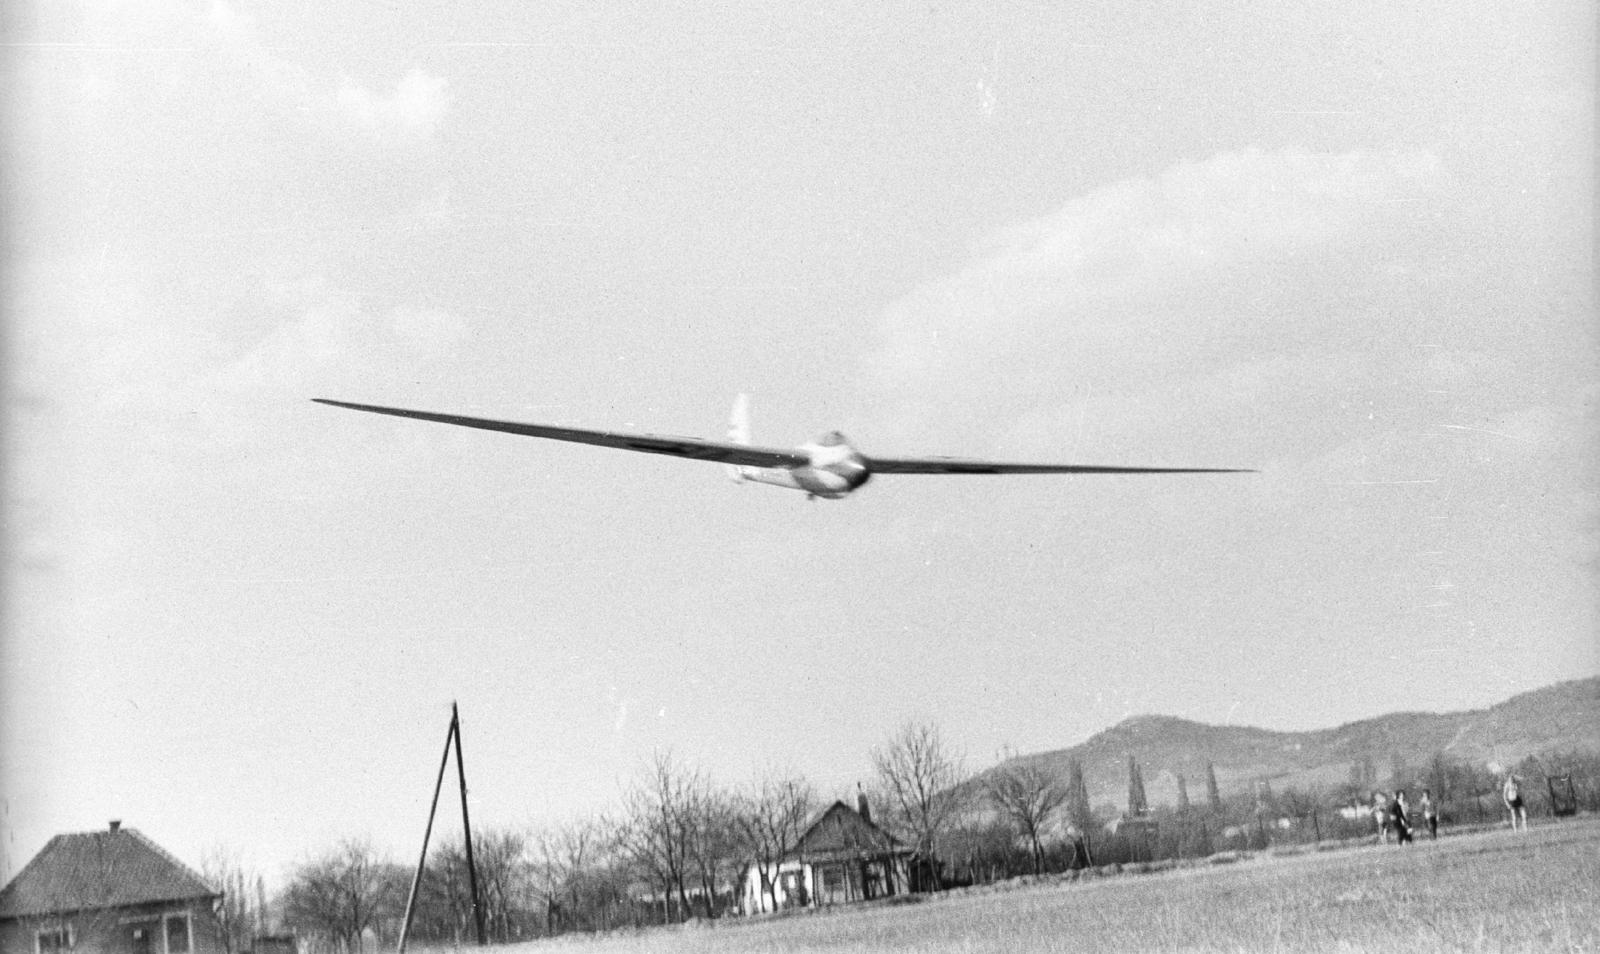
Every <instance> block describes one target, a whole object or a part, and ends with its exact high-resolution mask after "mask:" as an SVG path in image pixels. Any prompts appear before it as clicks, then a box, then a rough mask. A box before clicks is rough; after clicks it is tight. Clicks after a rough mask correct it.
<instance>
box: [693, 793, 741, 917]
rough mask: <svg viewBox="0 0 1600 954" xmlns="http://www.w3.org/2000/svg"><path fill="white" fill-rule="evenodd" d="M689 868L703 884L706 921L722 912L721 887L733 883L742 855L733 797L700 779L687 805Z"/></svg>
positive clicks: (702, 896)
mask: <svg viewBox="0 0 1600 954" xmlns="http://www.w3.org/2000/svg"><path fill="white" fill-rule="evenodd" d="M686 811H687V824H688V829H689V838H688V842H687V847H688V854H687V858H688V862H689V868H690V870H691V872H692V873H693V874H694V876H695V877H696V878H697V879H698V880H699V882H700V897H701V900H702V901H703V902H704V907H705V913H706V917H707V918H715V917H717V916H718V915H719V914H721V913H722V906H721V904H720V902H719V900H718V888H719V887H720V886H721V885H722V884H724V883H726V882H727V881H729V880H731V878H730V877H729V875H731V874H732V872H731V867H732V865H733V863H734V860H735V859H736V858H737V857H738V855H739V847H740V846H739V834H738V824H737V820H736V814H735V810H734V800H733V797H732V796H731V795H730V794H729V793H727V792H725V791H722V790H721V789H719V788H717V787H716V786H715V785H713V784H712V783H711V781H710V779H708V778H706V777H704V776H700V777H699V778H698V779H697V782H696V784H695V785H693V786H692V787H691V788H690V789H689V799H688V804H687V805H686Z"/></svg>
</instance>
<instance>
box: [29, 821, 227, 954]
mask: <svg viewBox="0 0 1600 954" xmlns="http://www.w3.org/2000/svg"><path fill="white" fill-rule="evenodd" d="M221 897H222V895H221V894H220V893H218V892H216V891H214V890H212V889H211V887H210V886H208V885H207V884H206V883H205V880H204V879H203V878H201V877H200V875H199V874H198V873H196V872H195V871H194V869H192V868H190V867H188V866H187V865H185V864H184V863H183V862H181V861H179V860H177V859H176V858H174V857H172V856H171V855H169V854H167V853H166V852H165V851H163V850H162V849H161V848H160V847H159V846H157V845H156V844H155V843H154V842H152V841H151V840H150V839H148V838H146V837H145V836H143V835H141V834H139V833H138V832H137V831H134V830H133V829H131V828H123V827H122V826H121V823H120V822H112V823H111V826H110V827H109V828H107V829H106V830H104V831H91V832H84V833H81V834H72V835H57V836H55V837H54V838H52V839H50V842H49V844H46V845H45V846H44V849H43V850H41V851H40V852H39V853H38V854H37V855H35V856H34V858H33V860H32V861H30V862H28V864H27V866H26V867H24V868H23V869H22V870H21V871H19V872H18V873H17V876H16V877H15V878H13V879H11V883H10V884H8V885H6V886H5V888H4V889H0V954H219V952H221V951H222V949H223V942H222V932H221V930H220V928H219V925H218V923H217V917H216V913H215V903H216V902H217V901H218V900H219V899H220V898H221Z"/></svg>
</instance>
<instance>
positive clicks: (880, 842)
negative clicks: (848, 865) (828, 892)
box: [792, 802, 907, 858]
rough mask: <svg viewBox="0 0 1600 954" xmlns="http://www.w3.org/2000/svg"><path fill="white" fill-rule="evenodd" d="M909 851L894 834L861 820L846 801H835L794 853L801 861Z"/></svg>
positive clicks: (803, 837)
mask: <svg viewBox="0 0 1600 954" xmlns="http://www.w3.org/2000/svg"><path fill="white" fill-rule="evenodd" d="M906 851H907V849H906V848H905V846H903V845H901V844H900V842H899V841H898V840H897V839H896V838H895V837H894V836H893V835H891V834H889V833H888V832H886V831H884V830H883V829H882V828H879V827H878V826H877V825H874V824H873V823H872V822H870V821H867V820H866V819H865V818H862V817H861V814H860V813H859V812H857V811H856V810H855V809H853V808H851V807H850V806H849V805H846V804H845V803H844V802H834V803H833V804H832V805H830V806H828V808H827V809H826V810H825V811H824V812H823V813H822V814H821V815H819V816H818V817H817V820H816V821H814V822H812V823H811V826H810V827H809V828H807V829H806V832H805V834H803V835H801V836H800V841H799V842H798V843H797V844H796V845H795V849H794V851H793V852H792V855H793V856H794V857H798V858H837V857H852V858H859V857H861V856H863V855H881V854H890V853H904V852H906Z"/></svg>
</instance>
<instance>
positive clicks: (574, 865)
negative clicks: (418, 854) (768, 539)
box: [209, 723, 966, 954]
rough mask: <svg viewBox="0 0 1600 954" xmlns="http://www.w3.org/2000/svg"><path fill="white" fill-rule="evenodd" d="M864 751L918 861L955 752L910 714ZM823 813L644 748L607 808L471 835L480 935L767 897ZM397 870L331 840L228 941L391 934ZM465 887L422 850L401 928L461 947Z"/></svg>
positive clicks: (349, 842)
mask: <svg viewBox="0 0 1600 954" xmlns="http://www.w3.org/2000/svg"><path fill="white" fill-rule="evenodd" d="M872 756H873V763H874V766H875V767H876V770H877V778H876V780H875V782H874V784H873V786H872V787H871V791H872V793H873V796H872V797H873V799H874V800H875V802H876V803H877V807H878V811H877V812H875V814H874V821H876V822H878V823H879V824H883V825H886V826H887V827H889V828H890V830H892V831H893V832H894V833H895V834H896V835H897V836H898V837H899V838H901V839H902V840H903V841H904V842H905V843H907V844H908V845H913V846H916V847H918V848H919V849H921V850H922V851H923V852H924V854H925V855H926V856H927V857H929V858H932V857H934V856H935V855H936V854H937V851H938V846H939V844H940V840H941V838H943V837H944V836H945V835H946V834H947V832H948V831H949V830H950V828H951V826H952V824H953V823H954V821H955V820H956V815H957V813H958V811H959V804H960V802H959V793H960V791H961V790H962V783H963V782H964V781H965V780H966V777H965V775H964V774H963V771H962V767H961V759H960V758H959V757H958V756H957V755H955V754H954V753H952V752H951V751H950V749H949V748H948V746H947V745H946V744H945V742H944V740H943V738H942V736H941V735H940V733H939V730H938V729H937V727H934V726H931V725H927V724H923V723H910V724H907V725H905V726H904V727H902V728H901V729H900V731H899V732H897V733H896V734H895V735H894V736H892V737H891V738H889V739H887V740H885V742H884V743H883V744H882V745H880V746H878V747H876V748H875V749H874V750H873V752H872ZM824 807H826V806H825V804H824V802H823V800H822V799H821V798H820V796H819V794H818V791H817V789H816V787H815V786H814V785H813V784H812V783H811V782H810V781H808V780H807V779H806V778H804V777H803V776H802V775H800V774H799V773H797V772H794V771H792V770H788V769H783V768H769V769H766V770H763V771H761V772H759V773H757V775H756V776H755V777H754V778H752V779H750V780H749V781H748V782H746V783H745V784H743V785H737V786H726V785H722V784H719V783H718V782H717V781H716V780H715V779H713V778H712V777H711V776H710V775H709V774H708V773H706V772H705V771H703V770H702V769H700V768H698V767H696V766H693V765H690V764H687V763H685V762H683V761H681V760H679V759H678V758H676V757H675V756H673V755H672V754H671V753H670V752H659V753H657V754H656V755H655V756H654V757H653V758H652V759H651V760H650V762H649V763H648V764H646V765H644V766H642V767H641V769H640V771H639V772H638V773H637V774H636V775H635V777H634V779H633V780H632V781H631V782H630V783H629V784H628V785H627V786H626V787H625V789H624V791H623V792H622V797H621V799H620V806H619V808H618V810H617V811H616V812H614V813H608V814H604V815H599V816H594V817H584V818H575V819H572V820H570V821H567V822H565V823H560V824H553V825H550V826H547V827H544V828H540V829H535V830H525V831H516V830H510V829H493V828H489V829H484V830H481V831H479V830H475V831H474V833H473V856H474V860H475V862H476V874H477V881H478V888H479V892H478V893H479V898H478V904H479V906H480V908H481V909H482V914H483V920H484V925H485V932H486V934H487V936H488V939H489V940H491V941H496V942H507V941H515V940H519V939H525V938H531V937H538V936H543V935H548V934H557V933H562V932H566V931H574V930H579V931H599V930H607V929H611V928H615V927H621V926H625V925H632V926H640V925H646V924H659V923H672V922H678V921H683V920H687V919H690V918H696V917H698V918H718V917H721V916H723V915H724V914H726V913H728V912H729V911H730V910H732V909H733V908H734V907H735V906H736V905H738V904H739V893H740V888H741V886H742V884H743V879H744V878H746V877H748V878H749V879H750V881H751V883H753V884H754V885H755V886H756V890H758V891H759V892H760V893H761V894H762V895H764V896H766V897H767V898H768V899H769V900H770V901H773V902H775V901H776V880H777V870H778V865H779V864H780V862H781V861H782V860H783V859H784V857H785V856H786V855H788V854H789V853H790V852H792V851H793V850H794V848H795V846H796V844H797V843H798V841H799V839H800V837H801V835H803V834H804V833H805V828H806V825H807V824H808V823H809V822H810V821H811V820H812V819H813V817H814V816H815V815H816V814H817V812H818V810H819V809H821V808H824ZM215 867H216V869H217V870H214V871H212V872H209V873H210V874H211V876H212V878H213V880H216V881H218V882H219V883H227V884H229V885H233V884H235V882H238V881H239V880H240V879H241V878H246V877H247V875H246V874H244V873H242V872H240V871H239V870H238V868H239V866H238V865H237V864H231V863H230V862H229V860H228V859H226V858H222V859H220V860H219V862H218V865H217V866H215ZM412 874H413V872H412V871H411V870H410V869H409V868H408V867H407V866H405V865H403V864H400V863H397V862H395V861H394V860H392V859H391V858H390V857H388V856H386V855H385V854H383V853H381V852H380V851H378V850H377V849H376V848H375V847H374V846H373V845H372V844H371V843H370V842H369V841H366V840H361V839H346V840H345V841H342V842H340V843H339V844H338V845H336V846H334V847H333V848H330V849H329V850H327V851H326V852H324V853H322V854H321V855H318V856H317V857H315V858H313V859H311V860H308V861H306V862H304V863H302V864H300V865H298V866H296V867H295V869H294V870H293V872H292V873H291V875H290V877H289V880H288V883H287V885H286V886H285V887H284V889H283V891H282V892H281V893H280V894H279V896H278V897H277V898H276V899H275V901H274V904H273V905H272V907H273V909H274V911H273V914H274V915H275V916H273V917H266V916H265V908H266V905H265V903H264V901H263V902H262V904H261V906H260V910H258V911H255V912H254V913H249V914H246V913H241V914H240V915H239V917H238V918H237V920H238V921H239V923H240V924H241V925H242V928H241V931H240V932H239V935H238V937H237V938H235V941H234V943H232V944H231V945H230V951H242V950H245V949H247V947H248V943H247V937H248V935H249V933H250V931H251V930H254V931H255V932H256V933H261V932H262V931H263V930H264V929H280V930H288V931H292V932H294V933H295V934H296V935H297V936H299V937H300V938H301V940H302V942H303V943H305V944H306V945H307V946H308V947H309V948H310V949H311V950H313V951H323V952H350V954H353V952H359V951H362V950H364V949H367V948H371V947H372V946H373V945H374V944H377V945H386V944H390V943H393V942H394V941H395V940H396V939H397V938H398V935H399V933H400V931H401V928H402V921H403V920H404V909H405V902H406V897H407V894H408V891H409V886H410V881H411V876H412ZM230 879H231V880H230ZM469 885H470V879H469V877H468V872H467V857H466V852H465V850H464V848H463V845H462V843H461V841H460V840H459V839H457V840H455V841H451V840H448V839H446V840H444V841H442V842H441V843H440V844H439V845H438V846H437V847H436V848H434V849H433V850H432V851H431V852H430V853H429V857H428V859H427V863H426V866H425V869H424V872H423V877H422V880H421V884H420V887H419V890H418V894H417V898H416V901H415V904H414V911H413V914H412V924H411V932H410V937H412V938H415V939H416V940H417V941H419V942H423V943H427V942H437V943H450V944H456V943H462V942H470V941H472V940H473V939H474V937H473V935H474V932H475V923H476V922H475V917H474V914H473V907H472V905H473V900H472V897H471V894H472V892H471V889H470V886H469ZM232 893H233V892H232V891H230V895H231V894H232Z"/></svg>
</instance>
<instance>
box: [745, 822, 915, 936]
mask: <svg viewBox="0 0 1600 954" xmlns="http://www.w3.org/2000/svg"><path fill="white" fill-rule="evenodd" d="M911 856H912V851H911V849H909V848H907V847H905V846H904V845H902V844H901V843H900V842H899V841H898V840H897V839H896V838H895V837H894V836H893V835H891V834H889V833H888V832H886V831H884V830H883V829H882V828H879V827H878V826H877V825H875V824H873V823H872V818H871V813H870V812H869V811H867V805H866V799H865V798H863V799H862V800H861V805H860V809H859V810H858V809H855V808H851V807H850V806H848V805H846V804H845V803H844V802H834V803H833V804H832V805H831V806H829V807H828V808H827V809H826V810H825V811H824V812H823V813H822V814H821V815H819V816H817V818H816V820H815V821H813V822H812V823H811V825H810V826H809V827H808V828H806V831H805V834H803V835H801V836H800V840H799V842H798V843H797V844H796V846H795V849H794V851H792V852H790V853H789V854H788V855H786V856H785V857H784V858H783V859H782V860H781V861H780V862H779V864H778V865H777V866H776V870H774V871H769V872H768V876H769V877H770V878H771V881H772V893H773V895H774V896H775V899H776V901H777V907H778V909H780V910H781V909H785V908H799V907H821V906H823V905H830V904H847V903H850V902H853V901H868V900H871V899H873V898H884V897H888V896H890V895H894V894H904V893H906V892H907V891H909V890H910V886H911ZM773 901H774V897H768V895H767V893H766V891H765V890H763V888H762V884H761V872H760V870H759V868H757V866H756V865H755V864H754V863H753V862H752V863H751V864H750V865H748V866H747V867H746V868H745V872H744V876H743V878H742V883H741V885H740V893H739V910H741V911H742V912H744V913H745V914H757V913H761V912H766V911H771V910H773Z"/></svg>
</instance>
